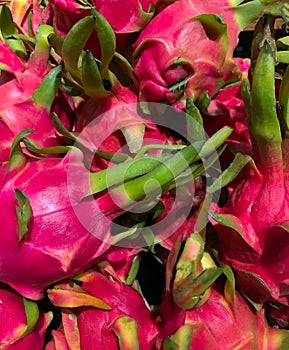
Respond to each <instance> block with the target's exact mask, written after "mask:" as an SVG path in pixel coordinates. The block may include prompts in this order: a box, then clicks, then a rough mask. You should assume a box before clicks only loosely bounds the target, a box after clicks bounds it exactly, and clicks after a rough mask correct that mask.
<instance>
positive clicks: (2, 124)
mask: <svg viewBox="0 0 289 350" xmlns="http://www.w3.org/2000/svg"><path fill="white" fill-rule="evenodd" d="M50 32H51V28H49V27H48V26H41V27H39V28H38V32H37V39H36V47H35V50H34V51H33V53H32V55H31V57H30V59H29V60H28V62H23V61H21V60H20V59H19V58H18V57H17V55H16V54H15V53H14V52H13V51H12V50H11V49H10V48H9V46H8V45H7V44H5V43H3V42H0V49H1V53H2V55H1V63H2V64H3V65H4V69H5V70H6V71H8V73H6V72H4V77H5V73H6V77H7V79H6V80H3V81H2V82H1V85H0V93H1V102H0V115H1V118H0V133H1V141H0V145H1V146H0V161H7V160H8V157H9V151H10V147H11V145H12V142H13V140H14V138H15V137H16V136H17V135H18V134H19V133H20V132H21V131H23V130H25V129H34V130H35V133H34V135H33V136H32V139H34V140H35V141H37V142H38V143H39V146H40V147H41V146H42V147H45V146H52V145H56V144H58V142H57V139H56V136H55V134H56V129H55V126H54V124H53V120H52V118H51V116H50V109H51V106H52V104H53V103H54V106H55V105H56V104H58V106H59V107H56V110H60V112H61V113H59V114H60V117H61V120H62V122H63V123H64V124H65V125H66V126H67V127H69V125H70V121H69V119H68V115H66V113H65V112H66V111H65V112H64V113H63V109H64V108H63V107H62V106H66V105H67V104H68V103H67V101H64V99H66V97H64V96H63V95H58V96H57V99H55V94H56V92H57V90H58V86H59V84H60V77H61V68H60V67H56V68H55V69H53V70H50V66H49V63H48V58H49V53H50V46H49V44H48V42H47V39H46V37H47V35H48V34H49V33H50ZM47 91H50V93H49V94H48V93H47ZM63 102H65V103H63ZM53 108H55V107H53ZM68 113H69V110H68Z"/></svg>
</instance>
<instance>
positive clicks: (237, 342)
mask: <svg viewBox="0 0 289 350" xmlns="http://www.w3.org/2000/svg"><path fill="white" fill-rule="evenodd" d="M219 287H220V285H219V286H214V287H213V288H211V292H210V297H209V299H208V300H207V301H206V302H205V303H204V304H202V305H201V306H197V307H195V308H192V309H190V310H183V309H181V308H180V307H178V306H177V305H176V304H175V303H174V301H173V299H172V297H171V296H170V294H167V296H166V297H165V299H164V301H163V304H162V306H161V315H162V320H163V323H162V326H161V330H160V338H162V339H164V338H166V337H168V336H171V335H172V334H174V333H175V332H176V331H177V329H178V328H179V327H181V326H182V325H191V326H192V327H193V332H192V337H191V340H190V342H189V344H190V347H189V348H188V349H190V350H211V349H216V350H221V349H224V350H231V349H235V348H240V349H251V348H254V349H260V350H261V349H264V348H266V349H270V350H274V349H276V348H278V346H277V345H276V343H275V344H274V341H275V339H274V336H275V333H278V330H274V329H270V328H269V327H268V325H267V324H266V321H265V317H264V315H263V313H258V312H256V311H255V312H254V311H253V309H251V308H250V307H249V305H248V304H247V303H246V302H245V300H244V299H243V298H242V297H241V295H240V294H239V293H238V292H235V305H234V304H233V303H232V302H228V301H226V299H225V297H224V295H223V294H222V290H221V289H220V288H219ZM280 336H281V334H280ZM183 341H184V343H185V339H183ZM276 341H277V339H276ZM276 346H277V347H276ZM161 349H163V347H161Z"/></svg>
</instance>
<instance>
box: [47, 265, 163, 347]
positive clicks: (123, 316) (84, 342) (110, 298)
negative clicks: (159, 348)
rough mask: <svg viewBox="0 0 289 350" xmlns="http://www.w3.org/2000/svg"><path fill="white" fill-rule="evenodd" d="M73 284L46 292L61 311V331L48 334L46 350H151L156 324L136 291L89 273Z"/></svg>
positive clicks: (58, 285)
mask: <svg viewBox="0 0 289 350" xmlns="http://www.w3.org/2000/svg"><path fill="white" fill-rule="evenodd" d="M73 281H74V282H72V281H67V282H62V283H59V284H56V285H55V286H54V287H53V288H51V289H48V297H49V299H50V300H51V302H52V303H53V304H54V305H55V306H57V307H60V308H61V310H62V331H61V330H60V331H59V330H57V331H52V335H53V340H52V341H51V342H50V344H48V345H47V348H46V349H47V350H48V349H49V350H52V349H58V348H59V347H57V344H59V343H60V344H62V347H61V349H66V348H67V349H68V348H81V349H86V350H90V349H101V348H105V349H108V348H109V349H147V350H149V349H154V343H155V338H156V336H157V332H158V329H157V324H156V322H155V320H154V319H153V317H152V314H151V313H150V310H149V309H148V307H147V305H146V303H145V301H144V299H143V298H142V296H141V295H140V294H139V293H138V292H137V291H136V290H134V289H133V288H132V287H129V286H127V285H125V284H123V283H122V282H121V281H120V280H117V279H115V277H114V276H109V275H108V276H104V275H102V274H100V273H99V272H97V271H96V270H92V269H91V270H88V271H86V272H83V273H81V274H79V275H77V276H74V277H73ZM79 285H81V287H80V286H79Z"/></svg>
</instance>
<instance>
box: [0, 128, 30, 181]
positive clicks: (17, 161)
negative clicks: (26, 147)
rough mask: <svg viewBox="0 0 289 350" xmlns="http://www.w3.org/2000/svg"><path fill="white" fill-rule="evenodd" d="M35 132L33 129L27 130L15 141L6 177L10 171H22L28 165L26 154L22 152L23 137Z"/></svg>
mask: <svg viewBox="0 0 289 350" xmlns="http://www.w3.org/2000/svg"><path fill="white" fill-rule="evenodd" d="M33 132H34V131H33V130H31V129H26V130H23V131H21V132H20V133H19V134H18V135H17V136H16V137H15V139H14V140H13V142H12V145H11V149H10V155H9V161H8V167H7V171H6V176H7V174H8V172H9V171H10V169H15V168H16V169H17V168H18V169H20V168H22V166H24V164H25V163H26V158H25V155H24V153H23V152H22V148H21V146H20V141H22V139H23V137H25V136H27V135H29V134H32V133H33Z"/></svg>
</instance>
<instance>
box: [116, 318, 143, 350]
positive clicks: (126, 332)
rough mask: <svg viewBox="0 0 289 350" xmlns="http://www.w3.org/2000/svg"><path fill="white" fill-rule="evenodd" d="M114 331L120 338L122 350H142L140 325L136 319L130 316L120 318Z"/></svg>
mask: <svg viewBox="0 0 289 350" xmlns="http://www.w3.org/2000/svg"><path fill="white" fill-rule="evenodd" d="M112 329H113V331H114V332H115V334H116V336H117V337H118V343H119V347H120V350H140V347H139V340H138V324H137V322H136V321H135V320H134V319H132V318H130V317H128V316H121V317H118V318H117V319H116V321H115V322H114V324H113V326H112Z"/></svg>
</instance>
